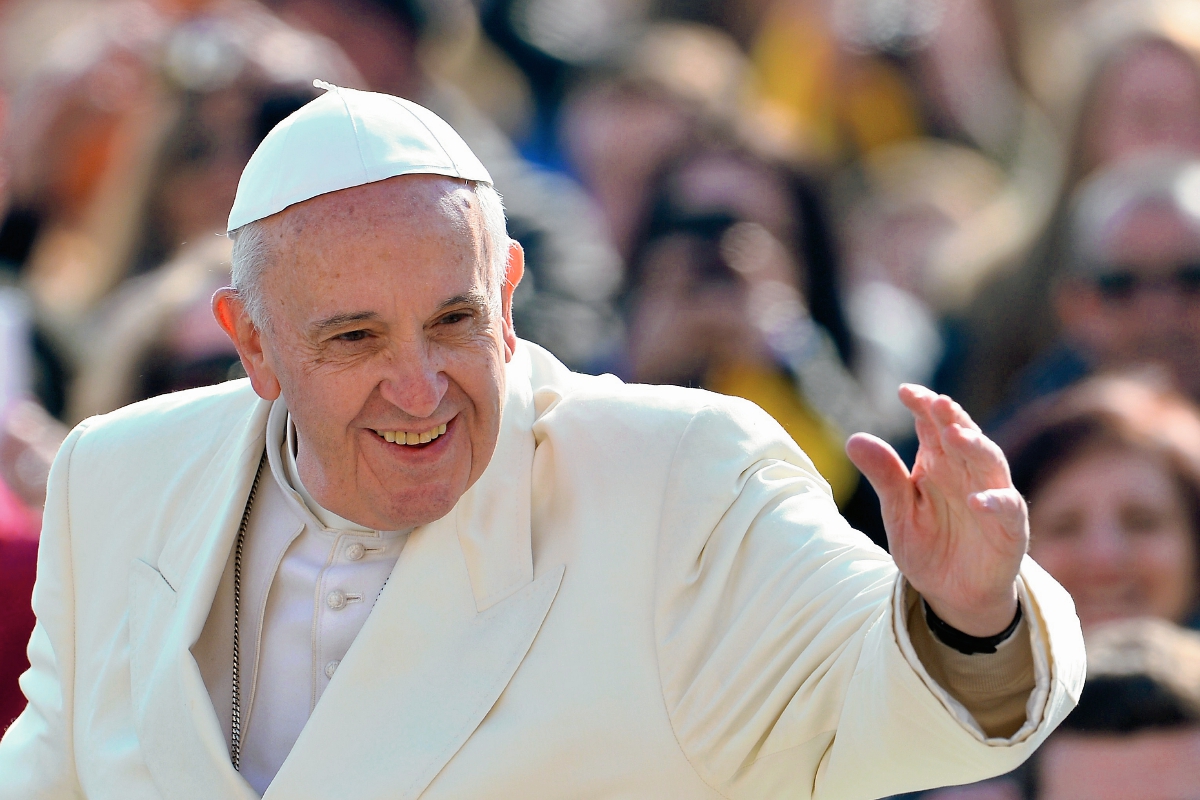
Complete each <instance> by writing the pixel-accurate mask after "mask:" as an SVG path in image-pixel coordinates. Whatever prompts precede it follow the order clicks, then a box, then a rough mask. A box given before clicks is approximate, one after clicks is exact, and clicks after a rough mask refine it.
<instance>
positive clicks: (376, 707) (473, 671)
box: [266, 350, 564, 800]
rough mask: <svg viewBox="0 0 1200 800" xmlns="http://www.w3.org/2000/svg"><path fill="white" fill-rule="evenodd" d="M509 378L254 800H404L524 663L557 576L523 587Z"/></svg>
mask: <svg viewBox="0 0 1200 800" xmlns="http://www.w3.org/2000/svg"><path fill="white" fill-rule="evenodd" d="M518 354H519V355H518V357H516V358H514V360H513V363H512V364H510V369H509V371H508V391H507V395H506V404H505V408H504V417H503V421H502V425H501V435H500V440H499V441H498V443H497V448H496V453H495V455H494V456H493V458H492V462H491V464H490V465H489V466H488V468H487V470H485V471H484V474H483V475H482V476H481V477H480V479H479V481H477V482H476V484H475V485H474V486H473V487H472V488H471V490H470V491H469V492H468V493H467V494H466V495H464V496H463V498H462V499H461V500H460V501H459V503H458V504H457V505H456V506H455V509H454V511H452V512H451V513H450V514H448V515H447V516H446V517H444V518H443V519H441V520H438V521H437V522H435V523H432V524H430V525H426V526H423V527H420V528H417V529H416V530H415V531H413V532H412V534H410V536H409V540H408V543H407V544H406V545H405V548H404V551H403V552H402V553H401V555H400V560H399V561H398V562H397V564H396V568H395V570H394V571H393V572H392V576H391V578H390V579H389V581H388V585H387V586H386V587H385V588H384V591H383V593H382V594H381V595H380V597H379V601H378V603H377V604H376V607H375V610H374V611H373V612H372V614H371V616H370V618H369V619H368V620H367V623H366V625H364V627H363V629H362V631H361V632H360V633H359V635H358V638H357V639H356V640H355V642H354V645H353V646H352V647H351V648H350V651H349V652H348V653H347V654H346V657H345V658H344V659H342V662H341V664H340V666H339V667H338V670H337V673H336V674H335V675H334V677H333V680H332V681H331V682H330V684H329V686H328V688H327V689H326V690H325V693H324V694H323V695H322V697H321V700H320V702H319V703H318V704H317V707H316V709H315V710H314V712H313V715H312V717H311V718H310V719H309V721H308V724H307V725H306V726H305V728H304V731H303V733H301V735H300V739H299V740H298V741H297V742H296V745H295V747H293V748H292V752H291V754H290V755H289V756H288V759H287V761H286V762H285V763H284V765H283V767H282V768H281V769H280V771H279V774H278V775H277V776H276V778H275V780H274V781H273V782H272V783H271V786H270V788H269V789H268V790H267V794H266V798H267V800H271V799H272V798H288V799H289V800H303V799H305V798H314V800H315V799H316V798H341V797H349V796H353V797H356V798H363V800H371V799H372V798H415V797H418V796H419V795H420V794H421V793H422V792H423V791H424V790H425V788H426V787H427V786H428V785H429V783H430V782H431V781H432V780H433V779H434V778H435V777H436V776H437V774H438V773H439V772H440V771H441V770H442V768H443V767H444V766H445V765H446V763H447V762H448V761H449V760H450V759H451V758H453V756H454V755H455V753H457V752H458V750H459V748H461V747H462V745H463V743H465V742H466V740H467V739H468V738H469V737H470V736H471V734H472V733H473V732H474V731H475V729H476V728H477V727H478V726H479V724H480V723H481V722H482V721H483V718H484V717H485V716H486V715H487V713H488V712H489V711H490V710H491V708H492V706H493V705H494V704H495V702H496V701H497V699H499V697H500V695H501V693H502V692H503V691H504V689H505V687H506V686H507V685H508V683H509V681H510V680H511V679H512V676H513V675H514V674H515V673H516V671H517V668H518V667H519V666H520V664H521V661H522V660H523V659H524V658H525V654H526V653H527V652H528V650H529V648H530V646H531V645H532V644H533V641H534V638H535V637H536V636H537V632H538V630H540V628H541V625H542V621H543V620H544V619H545V617H546V614H547V613H548V612H549V610H550V606H551V604H552V603H553V601H554V598H555V596H556V595H557V593H558V587H559V585H560V583H561V581H562V576H563V571H564V567H563V566H561V565H558V566H550V567H546V568H543V569H540V570H539V573H540V574H539V575H538V576H537V579H536V580H535V579H534V564H533V552H532V543H531V535H530V510H529V505H530V472H531V467H532V462H533V451H534V439H533V433H532V426H533V421H534V413H535V412H534V407H533V402H532V391H531V389H530V378H529V367H528V360H527V358H526V357H525V356H524V355H523V354H522V353H521V351H520V350H518Z"/></svg>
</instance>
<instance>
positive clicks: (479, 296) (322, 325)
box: [312, 291, 488, 333]
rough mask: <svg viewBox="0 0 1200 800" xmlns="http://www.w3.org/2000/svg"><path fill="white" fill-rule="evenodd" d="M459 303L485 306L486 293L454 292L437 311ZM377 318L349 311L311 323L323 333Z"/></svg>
mask: <svg viewBox="0 0 1200 800" xmlns="http://www.w3.org/2000/svg"><path fill="white" fill-rule="evenodd" d="M459 305H468V306H474V307H475V308H486V307H487V305H488V298H487V295H486V294H484V293H483V292H479V291H470V292H465V293H463V294H456V295H454V297H451V298H448V299H446V300H443V301H442V302H441V303H439V304H438V307H437V312H435V313H440V312H442V311H445V310H446V309H447V308H452V307H454V306H459ZM378 319H379V314H378V313H376V312H374V311H350V312H347V313H345V314H334V315H333V316H332V317H326V318H325V319H322V320H318V321H317V322H314V323H313V324H312V330H313V332H314V333H323V332H324V331H328V330H332V329H334V328H341V327H343V326H345V325H349V324H351V323H354V322H374V321H376V320H378Z"/></svg>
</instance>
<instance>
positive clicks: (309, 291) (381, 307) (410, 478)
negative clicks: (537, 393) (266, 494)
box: [214, 175, 522, 530]
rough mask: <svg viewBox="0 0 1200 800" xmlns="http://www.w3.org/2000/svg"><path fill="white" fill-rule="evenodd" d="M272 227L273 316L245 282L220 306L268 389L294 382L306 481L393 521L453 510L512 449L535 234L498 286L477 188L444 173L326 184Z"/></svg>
mask: <svg viewBox="0 0 1200 800" xmlns="http://www.w3.org/2000/svg"><path fill="white" fill-rule="evenodd" d="M265 227H266V229H267V234H268V235H267V244H268V248H269V253H270V256H269V258H268V265H267V266H266V268H265V270H264V272H263V274H262V277H261V290H262V295H263V298H264V304H265V309H264V310H265V312H266V318H267V320H268V321H269V322H268V324H267V325H266V329H265V330H262V331H259V330H258V329H256V328H254V326H253V325H252V323H251V322H250V320H249V318H248V316H247V315H246V314H245V312H244V309H243V308H242V307H241V305H240V302H239V300H238V298H237V296H236V294H234V293H233V292H232V291H231V290H224V291H223V293H219V294H218V296H217V298H215V300H214V307H215V311H216V313H217V316H218V320H219V321H221V323H222V326H223V327H225V328H226V330H227V331H229V332H230V335H231V337H233V338H234V340H235V342H236V343H237V344H238V349H239V352H240V353H241V355H242V358H243V362H244V363H245V364H246V366H247V371H248V372H249V373H250V377H251V380H252V382H253V383H254V387H255V390H256V391H257V392H258V393H259V395H261V396H262V397H264V398H266V399H274V397H276V396H278V395H279V394H282V395H283V397H284V400H285V401H286V403H287V406H288V410H289V411H290V412H291V415H292V419H293V421H294V422H295V425H296V430H297V433H298V438H299V452H298V455H297V462H298V465H299V468H300V478H301V480H302V481H303V482H304V486H305V488H306V489H308V491H309V492H310V493H311V494H312V496H313V498H314V499H315V500H316V501H317V502H318V503H320V504H321V505H322V506H324V507H325V508H327V509H329V510H330V511H332V512H334V513H335V514H338V515H340V516H342V517H345V518H346V519H349V520H351V521H353V522H356V523H359V524H361V525H365V526H369V527H373V528H377V529H383V530H395V529H400V528H406V527H410V526H414V525H420V524H424V523H427V522H432V521H433V520H436V519H439V518H441V517H443V516H445V515H446V514H447V513H448V512H449V511H450V509H451V508H453V507H454V504H455V503H456V502H457V501H458V499H459V497H461V496H462V495H463V493H464V492H465V491H466V490H467V489H468V488H469V487H470V486H471V484H472V483H474V481H475V480H476V479H477V478H478V477H479V476H480V474H481V473H482V472H483V470H484V468H485V467H486V466H487V464H488V461H489V460H490V459H491V456H492V452H493V451H494V449H495V447H496V440H497V437H498V434H499V429H500V417H501V412H502V410H503V398H504V364H505V362H506V361H507V360H508V359H509V358H511V357H512V352H513V348H514V347H515V346H516V338H515V335H514V333H513V328H512V317H511V300H512V290H513V288H514V287H515V285H516V283H517V281H519V280H520V276H521V269H522V260H521V253H520V248H519V247H516V246H514V247H513V249H512V250H511V251H510V253H509V260H508V267H507V274H506V275H505V276H504V280H503V285H502V286H497V284H499V283H500V281H499V279H498V278H494V277H493V274H492V267H491V266H490V258H491V256H490V254H489V251H488V239H487V233H486V230H485V227H484V222H483V216H482V214H481V213H480V211H479V201H478V199H477V197H476V196H475V194H474V192H473V191H472V190H471V189H470V188H469V187H467V186H466V185H465V184H464V183H462V182H460V181H454V180H450V179H447V178H441V177H437V176H429V175H414V176H404V177H399V178H392V179H389V180H386V181H381V182H378V183H372V184H367V185H364V186H359V187H355V188H352V189H345V190H342V191H339V192H333V193H331V194H327V195H321V196H319V197H316V198H314V199H312V200H309V201H306V202H304V203H300V204H298V205H296V206H293V207H291V208H289V209H287V210H285V211H283V212H282V213H280V214H278V215H275V216H273V217H271V218H268V220H266V221H265ZM397 434H399V435H397ZM389 439H392V440H394V441H388V440H389Z"/></svg>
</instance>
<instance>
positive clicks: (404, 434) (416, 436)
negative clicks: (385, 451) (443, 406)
mask: <svg viewBox="0 0 1200 800" xmlns="http://www.w3.org/2000/svg"><path fill="white" fill-rule="evenodd" d="M445 432H446V426H445V425H438V426H437V427H436V428H431V429H429V430H427V431H421V432H420V433H412V432H410V431H375V433H377V434H378V435H379V436H381V437H383V438H384V439H385V440H386V441H389V442H392V443H394V444H403V445H410V444H428V443H429V442H432V441H433V440H434V439H436V438H437V437H439V436H441V435H442V434H443V433H445Z"/></svg>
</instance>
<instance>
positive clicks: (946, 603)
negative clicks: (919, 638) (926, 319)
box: [846, 384, 1029, 637]
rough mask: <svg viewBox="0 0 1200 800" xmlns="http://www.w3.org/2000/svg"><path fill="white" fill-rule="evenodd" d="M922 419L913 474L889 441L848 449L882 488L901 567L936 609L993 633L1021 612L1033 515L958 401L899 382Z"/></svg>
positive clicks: (977, 631)
mask: <svg viewBox="0 0 1200 800" xmlns="http://www.w3.org/2000/svg"><path fill="white" fill-rule="evenodd" d="M900 400H901V402H903V403H904V405H905V406H907V407H908V409H909V410H910V411H911V412H912V413H913V416H914V418H915V419H916V426H917V439H918V441H919V448H918V450H917V458H916V463H915V464H914V465H913V469H912V472H911V473H910V472H909V470H908V468H907V467H906V466H905V465H904V462H903V461H902V460H901V459H900V457H899V456H898V455H897V454H896V451H895V450H893V449H892V448H891V446H890V445H888V444H887V443H886V442H884V441H882V440H881V439H878V438H876V437H874V436H871V435H869V434H865V433H859V434H855V435H854V436H852V437H850V440H849V441H848V442H847V444H846V452H847V454H848V455H849V456H850V459H851V460H852V461H853V462H854V463H855V465H856V466H857V467H858V468H859V469H860V470H862V472H863V474H864V475H865V476H866V477H867V479H868V480H869V481H870V482H871V485H872V486H874V487H875V491H876V492H878V493H879V500H880V504H881V506H882V509H883V522H884V527H885V529H886V530H887V537H888V546H889V548H890V550H891V553H892V557H893V558H894V559H895V560H896V566H897V567H899V568H900V571H901V572H902V573H904V576H905V577H906V578H907V579H908V581H909V583H910V584H912V587H913V588H914V589H916V590H917V591H918V592H920V593H921V596H922V597H924V598H925V600H926V602H928V603H929V605H930V607H931V608H933V610H934V613H936V614H937V615H938V616H939V617H941V618H942V619H943V620H944V621H945V622H948V623H949V624H950V625H952V626H954V627H955V628H957V629H958V630H960V631H962V632H964V633H967V634H969V635H971V636H979V637H985V636H993V635H995V634H997V633H999V632H1000V631H1003V630H1004V629H1005V628H1006V627H1007V626H1008V624H1009V623H1010V622H1011V621H1012V619H1013V616H1014V614H1015V613H1016V608H1017V592H1016V583H1015V581H1016V576H1017V571H1018V570H1019V569H1020V566H1021V559H1022V558H1023V557H1024V555H1025V552H1026V550H1027V549H1028V547H1029V514H1028V511H1027V509H1026V507H1025V501H1024V499H1023V498H1022V497H1021V495H1020V493H1019V492H1018V491H1017V490H1016V488H1014V487H1013V484H1012V478H1011V476H1010V475H1009V470H1008V461H1007V460H1006V459H1005V458H1004V454H1003V453H1002V452H1001V451H1000V448H999V447H998V446H997V445H996V444H995V443H994V442H993V441H992V440H991V439H989V438H987V437H986V436H984V435H983V433H981V432H980V430H979V426H978V425H976V424H975V423H974V422H973V421H972V420H971V418H970V417H969V416H968V415H967V413H966V412H965V411H963V410H962V407H961V406H959V405H958V403H956V402H954V401H953V400H951V399H950V398H949V397H947V396H945V395H939V394H936V393H934V392H932V391H930V390H929V389H926V388H924V387H922V386H914V385H911V384H905V385H902V386H901V387H900Z"/></svg>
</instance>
